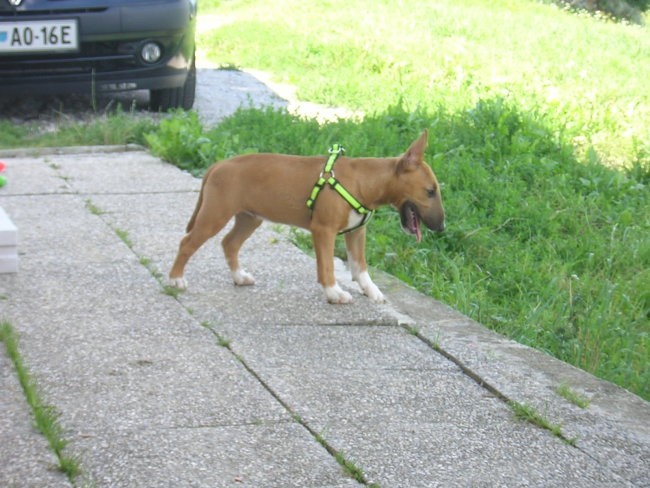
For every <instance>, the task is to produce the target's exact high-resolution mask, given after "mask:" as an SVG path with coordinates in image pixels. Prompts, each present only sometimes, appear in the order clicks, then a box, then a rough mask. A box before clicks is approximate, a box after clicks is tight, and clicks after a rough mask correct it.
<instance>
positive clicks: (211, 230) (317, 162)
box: [169, 131, 445, 303]
mask: <svg viewBox="0 0 650 488" xmlns="http://www.w3.org/2000/svg"><path fill="white" fill-rule="evenodd" d="M426 143H427V132H426V131H424V132H423V133H422V135H421V136H420V137H419V138H418V139H417V140H416V141H414V142H413V143H412V144H411V146H410V147H409V148H408V149H407V151H406V152H405V153H404V154H403V155H402V156H399V157H394V158H347V157H343V156H341V157H340V158H339V159H338V161H337V162H336V165H335V166H334V168H333V171H332V172H333V173H335V174H336V178H337V179H338V181H340V183H341V184H342V185H343V186H344V187H345V188H346V189H347V190H348V192H349V193H350V194H351V195H353V196H354V197H356V199H357V200H358V201H359V202H360V203H361V204H363V206H365V207H366V208H368V209H370V210H374V209H376V208H377V207H379V206H381V205H392V206H393V207H395V208H396V209H398V210H399V213H400V217H401V223H402V227H403V229H404V230H405V231H406V232H408V233H410V234H413V235H414V236H416V238H417V240H418V242H419V241H420V239H421V232H420V221H422V222H424V224H425V225H426V226H427V227H428V228H429V229H431V230H434V231H441V230H443V229H444V227H445V213H444V210H443V207H442V198H441V195H440V186H439V185H438V181H437V180H436V177H435V175H434V174H433V171H431V168H430V167H429V166H428V165H427V164H426V163H425V162H424V161H423V156H424V150H425V147H426ZM325 159H326V158H324V157H322V156H309V157H307V156H289V155H285V154H248V155H244V156H238V157H235V158H232V159H228V160H226V161H222V162H219V163H217V164H214V165H212V166H211V167H210V169H208V171H207V173H206V174H205V176H204V177H203V185H202V187H201V192H200V194H199V200H198V202H197V205H196V209H195V210H194V214H193V215H192V218H191V219H190V221H189V223H188V224H187V235H185V237H183V239H182V240H181V243H180V247H179V250H178V255H177V256H176V261H175V262H174V265H173V266H172V269H171V271H170V273H169V277H170V281H171V284H172V285H173V286H176V287H177V288H180V289H185V288H186V287H187V282H186V281H185V278H184V277H183V273H184V269H185V264H186V263H187V261H188V260H189V258H190V257H191V256H192V255H193V254H194V253H195V252H196V250H197V249H198V248H199V247H201V245H202V244H203V243H204V242H205V241H207V240H208V239H210V238H211V237H213V236H214V235H216V234H217V233H218V232H219V231H220V230H221V229H222V228H223V227H224V226H225V225H226V224H227V223H228V221H229V220H230V219H231V218H232V217H235V224H234V226H233V228H232V230H231V231H230V232H229V233H228V234H227V235H226V236H225V237H224V238H223V240H222V242H221V245H222V246H223V251H224V254H225V256H226V259H227V261H228V266H229V268H230V271H231V273H232V277H233V280H234V282H235V284H236V285H252V284H254V283H255V280H254V279H253V277H252V276H251V275H250V274H249V273H247V272H246V271H244V270H243V269H241V268H240V266H239V259H238V254H239V249H240V248H241V246H242V244H243V243H244V241H245V240H246V239H247V238H248V237H250V235H251V234H252V233H253V232H254V231H255V229H256V228H257V227H258V226H259V225H260V224H261V223H262V221H263V219H266V220H271V221H273V222H278V223H282V224H288V225H293V226H297V227H302V228H304V229H309V230H310V231H311V234H312V239H313V243H314V250H315V251H316V263H317V267H318V282H319V283H320V284H321V285H322V286H323V290H324V291H325V296H326V297H327V300H328V301H329V302H330V303H349V302H351V301H352V296H351V295H350V294H349V293H348V292H346V291H344V290H343V289H342V288H341V287H340V286H339V285H338V284H337V282H336V279H335V277H334V240H335V238H336V235H337V234H338V233H340V232H342V231H345V230H346V229H349V228H351V227H354V226H355V225H356V224H358V223H359V222H360V221H361V218H362V216H361V215H360V214H359V213H358V212H357V211H355V210H354V209H352V208H351V206H350V204H349V203H348V202H347V201H346V200H345V199H344V198H343V197H342V196H341V195H340V194H339V193H337V192H336V191H334V190H333V189H332V188H331V187H330V186H327V185H325V186H324V187H323V189H322V190H321V191H320V193H319V195H318V198H317V200H316V203H315V205H314V207H313V210H310V209H309V208H308V207H307V206H306V204H305V201H306V200H307V198H308V197H309V196H310V194H311V192H312V189H313V188H314V184H315V183H316V181H317V180H318V178H319V175H321V174H322V172H323V169H324V165H325ZM325 176H328V175H325ZM365 240H366V231H365V227H364V226H362V227H359V228H357V229H355V230H353V231H351V232H349V233H346V234H345V244H346V248H347V252H348V261H349V266H350V271H351V273H352V278H353V279H354V280H355V281H357V282H358V283H359V286H360V287H361V289H362V290H363V293H364V294H366V295H367V296H368V297H369V298H370V299H372V300H374V301H375V302H383V301H384V296H383V295H382V293H381V291H379V289H378V288H377V286H376V285H375V284H374V283H373V282H372V280H371V279H370V276H369V274H368V265H367V264H366V258H365Z"/></svg>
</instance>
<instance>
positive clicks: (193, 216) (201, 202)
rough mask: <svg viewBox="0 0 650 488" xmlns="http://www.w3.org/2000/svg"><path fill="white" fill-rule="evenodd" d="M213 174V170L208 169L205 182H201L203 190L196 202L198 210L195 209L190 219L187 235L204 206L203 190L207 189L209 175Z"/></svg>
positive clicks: (186, 228) (204, 177) (204, 176)
mask: <svg viewBox="0 0 650 488" xmlns="http://www.w3.org/2000/svg"><path fill="white" fill-rule="evenodd" d="M211 172H212V168H210V169H208V171H206V172H205V175H203V180H202V181H201V190H200V191H199V199H198V201H197V202H196V208H195V209H194V213H193V214H192V216H191V217H190V221H189V222H188V223H187V227H185V232H187V233H189V232H190V231H191V230H192V228H193V227H194V222H195V221H196V216H197V215H198V214H199V210H200V209H201V205H202V204H203V189H204V188H205V182H206V181H207V180H208V175H209V174H210V173H211Z"/></svg>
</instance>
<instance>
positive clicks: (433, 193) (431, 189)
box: [427, 188, 436, 198]
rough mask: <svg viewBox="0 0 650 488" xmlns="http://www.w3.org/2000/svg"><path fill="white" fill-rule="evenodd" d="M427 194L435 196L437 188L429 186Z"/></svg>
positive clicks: (431, 196)
mask: <svg viewBox="0 0 650 488" xmlns="http://www.w3.org/2000/svg"><path fill="white" fill-rule="evenodd" d="M427 196H428V197H429V198H434V197H435V196H436V189H435V188H428V189H427Z"/></svg>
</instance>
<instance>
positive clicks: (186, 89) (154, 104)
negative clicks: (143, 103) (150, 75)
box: [149, 58, 196, 112]
mask: <svg viewBox="0 0 650 488" xmlns="http://www.w3.org/2000/svg"><path fill="white" fill-rule="evenodd" d="M195 95H196V63H195V60H194V58H193V59H192V66H190V69H189V71H188V72H187V79H186V80H185V84H183V86H179V87H178V88H163V89H160V90H151V94H150V98H149V106H150V108H151V110H153V111H154V112H167V111H168V110H169V109H174V108H182V109H183V110H190V109H191V108H192V106H193V105H194V97H195Z"/></svg>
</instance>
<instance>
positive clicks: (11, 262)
mask: <svg viewBox="0 0 650 488" xmlns="http://www.w3.org/2000/svg"><path fill="white" fill-rule="evenodd" d="M17 243H18V229H16V226H15V225H14V223H13V222H12V221H11V219H10V218H9V216H8V215H7V214H6V212H5V211H4V209H3V208H2V207H0V273H16V272H17V271H18V248H17V247H16V244H17Z"/></svg>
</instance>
